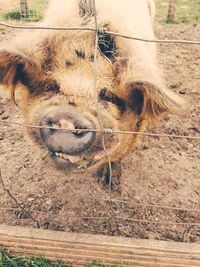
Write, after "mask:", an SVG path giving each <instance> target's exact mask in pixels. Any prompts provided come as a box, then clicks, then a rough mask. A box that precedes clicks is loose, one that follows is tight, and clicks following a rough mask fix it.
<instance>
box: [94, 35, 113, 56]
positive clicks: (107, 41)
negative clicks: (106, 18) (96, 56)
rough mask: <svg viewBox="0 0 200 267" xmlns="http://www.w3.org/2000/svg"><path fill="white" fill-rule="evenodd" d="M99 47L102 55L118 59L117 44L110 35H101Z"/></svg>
mask: <svg viewBox="0 0 200 267" xmlns="http://www.w3.org/2000/svg"><path fill="white" fill-rule="evenodd" d="M98 46H99V50H100V51H101V53H102V54H103V55H104V56H106V57H107V58H109V59H114V58H115V57H116V44H115V41H114V39H113V37H112V36H111V35H110V34H107V33H104V34H99V42H98Z"/></svg>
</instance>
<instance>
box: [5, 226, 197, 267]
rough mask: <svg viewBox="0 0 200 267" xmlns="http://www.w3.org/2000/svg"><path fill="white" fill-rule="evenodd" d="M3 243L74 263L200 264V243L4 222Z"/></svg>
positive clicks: (154, 266)
mask: <svg viewBox="0 0 200 267" xmlns="http://www.w3.org/2000/svg"><path fill="white" fill-rule="evenodd" d="M0 246H2V247H3V248H5V249H7V250H8V251H9V252H10V253H11V254H13V255H21V256H22V255H23V256H24V255H26V256H35V257H38V256H39V257H40V256H43V257H45V258H47V259H50V260H53V261H55V260H58V259H59V260H62V261H63V262H65V263H72V264H73V266H75V267H76V266H85V264H87V263H88V262H92V261H94V260H95V261H96V262H99V263H104V264H109V265H113V264H121V265H122V266H135V267H136V266H145V267H146V266H147V267H186V266H187V267H188V266H191V267H195V266H196V267H197V266H198V267H199V266H200V245H199V244H186V243H175V242H168V241H150V240H137V239H131V238H123V237H108V236H101V235H89V234H79V233H66V232H54V231H49V230H41V229H30V228H24V227H13V226H7V225H4V224H3V225H0Z"/></svg>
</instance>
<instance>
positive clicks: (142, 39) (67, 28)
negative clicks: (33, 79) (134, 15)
mask: <svg viewBox="0 0 200 267" xmlns="http://www.w3.org/2000/svg"><path fill="white" fill-rule="evenodd" d="M0 26H3V27H6V28H12V29H20V30H51V31H92V32H96V33H101V34H110V35H113V36H118V37H121V38H125V39H130V40H135V41H140V42H147V43H160V44H185V45H186V44H189V45H191V44H193V45H200V40H178V39H177V40H170V39H163V40H161V39H160V40H156V39H154V40H151V39H144V38H139V37H136V36H129V35H125V34H122V33H119V32H112V31H108V30H106V29H104V28H99V27H96V28H92V27H43V26H31V25H29V26H21V25H20V26H19V25H12V24H8V23H4V22H2V21H0ZM97 26H98V25H97Z"/></svg>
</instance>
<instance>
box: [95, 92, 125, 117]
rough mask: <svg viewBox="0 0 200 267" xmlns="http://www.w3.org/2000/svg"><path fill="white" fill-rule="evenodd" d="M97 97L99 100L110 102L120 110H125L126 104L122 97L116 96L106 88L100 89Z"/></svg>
mask: <svg viewBox="0 0 200 267" xmlns="http://www.w3.org/2000/svg"><path fill="white" fill-rule="evenodd" d="M99 99H100V101H106V102H110V103H112V104H114V105H116V106H118V108H119V109H120V111H121V112H125V110H126V104H125V102H124V100H123V99H121V98H119V97H118V96H116V95H115V94H114V93H112V92H111V91H109V90H107V89H106V88H103V89H101V91H100V93H99Z"/></svg>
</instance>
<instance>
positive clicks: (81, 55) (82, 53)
mask: <svg viewBox="0 0 200 267" xmlns="http://www.w3.org/2000/svg"><path fill="white" fill-rule="evenodd" d="M75 53H76V55H77V57H78V58H82V59H84V58H85V53H84V52H83V51H81V50H80V51H79V50H75Z"/></svg>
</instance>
